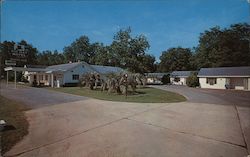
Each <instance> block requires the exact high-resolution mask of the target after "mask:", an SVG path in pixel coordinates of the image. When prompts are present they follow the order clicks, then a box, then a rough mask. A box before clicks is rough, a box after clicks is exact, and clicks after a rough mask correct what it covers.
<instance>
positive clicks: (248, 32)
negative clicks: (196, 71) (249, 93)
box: [195, 23, 250, 68]
mask: <svg viewBox="0 0 250 157" xmlns="http://www.w3.org/2000/svg"><path fill="white" fill-rule="evenodd" d="M195 61H196V64H197V67H198V68H202V67H223V66H225V67H227V66H249V65H250V25H249V24H246V23H244V24H235V25H231V26H230V27H229V28H225V29H221V28H220V27H213V28H211V29H210V30H207V31H205V32H204V33H201V35H200V39H199V45H198V47H197V48H196V54H195Z"/></svg>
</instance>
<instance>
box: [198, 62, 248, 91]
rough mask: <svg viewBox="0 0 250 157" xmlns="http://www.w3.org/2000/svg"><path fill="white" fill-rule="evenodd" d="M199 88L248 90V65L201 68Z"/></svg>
mask: <svg viewBox="0 0 250 157" xmlns="http://www.w3.org/2000/svg"><path fill="white" fill-rule="evenodd" d="M198 77H199V82H200V86H201V88H213V89H239V90H250V67H249V66H248V67H221V68H201V69H200V71H199V73H198Z"/></svg>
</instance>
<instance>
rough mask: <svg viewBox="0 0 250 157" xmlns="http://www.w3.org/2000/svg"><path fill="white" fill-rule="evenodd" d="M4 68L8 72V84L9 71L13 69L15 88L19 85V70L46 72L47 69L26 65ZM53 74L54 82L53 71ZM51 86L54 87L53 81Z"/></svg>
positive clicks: (7, 81)
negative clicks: (27, 66)
mask: <svg viewBox="0 0 250 157" xmlns="http://www.w3.org/2000/svg"><path fill="white" fill-rule="evenodd" d="M4 70H5V71H6V72H7V80H6V83H7V86H8V84H9V72H10V71H13V72H14V85H15V88H16V87H17V72H25V71H27V72H46V69H43V68H25V67H6V68H4ZM50 74H51V79H52V80H51V81H52V82H53V72H51V73H50ZM51 87H53V83H51Z"/></svg>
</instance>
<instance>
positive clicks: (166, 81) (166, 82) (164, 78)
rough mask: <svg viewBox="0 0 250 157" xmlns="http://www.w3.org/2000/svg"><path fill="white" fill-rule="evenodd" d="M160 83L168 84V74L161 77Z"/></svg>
mask: <svg viewBox="0 0 250 157" xmlns="http://www.w3.org/2000/svg"><path fill="white" fill-rule="evenodd" d="M161 82H162V83H163V84H168V83H170V76H169V74H168V75H163V77H162V79H161Z"/></svg>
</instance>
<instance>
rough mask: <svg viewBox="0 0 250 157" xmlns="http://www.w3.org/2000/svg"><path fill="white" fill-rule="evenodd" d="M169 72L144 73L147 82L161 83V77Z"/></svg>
mask: <svg viewBox="0 0 250 157" xmlns="http://www.w3.org/2000/svg"><path fill="white" fill-rule="evenodd" d="M169 74H170V73H145V76H146V78H147V84H163V82H162V78H163V76H164V75H169Z"/></svg>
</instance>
